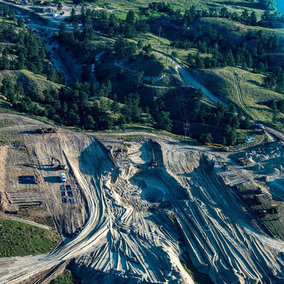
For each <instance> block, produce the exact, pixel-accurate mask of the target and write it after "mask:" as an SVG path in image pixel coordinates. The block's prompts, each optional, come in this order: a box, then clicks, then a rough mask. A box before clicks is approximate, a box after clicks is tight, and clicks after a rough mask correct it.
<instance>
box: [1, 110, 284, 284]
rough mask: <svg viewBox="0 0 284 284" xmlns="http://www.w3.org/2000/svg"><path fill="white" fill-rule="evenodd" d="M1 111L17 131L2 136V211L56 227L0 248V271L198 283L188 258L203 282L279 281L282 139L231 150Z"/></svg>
mask: <svg viewBox="0 0 284 284" xmlns="http://www.w3.org/2000/svg"><path fill="white" fill-rule="evenodd" d="M0 118H1V119H4V118H5V119H9V120H11V121H13V123H14V125H13V126H9V127H6V128H5V127H3V128H1V131H0V134H3V133H4V132H7V131H13V133H17V135H18V136H17V137H18V138H17V143H16V144H15V142H12V143H11V144H10V145H7V144H6V145H2V146H0V151H1V154H2V155H0V157H1V159H2V161H1V172H2V175H1V180H0V182H1V191H0V197H1V211H2V212H1V214H5V215H17V216H19V217H21V218H26V219H28V220H31V221H36V222H39V223H42V224H45V225H49V226H51V227H53V228H54V229H55V230H56V231H57V232H58V234H59V235H60V237H61V243H60V244H58V246H57V247H56V248H55V249H54V250H53V251H51V252H50V253H48V254H42V255H36V256H25V257H10V258H1V259H0V283H7V284H8V283H9V284H12V283H15V284H16V283H49V281H50V280H51V279H53V278H54V277H55V276H56V275H57V274H58V273H59V272H60V271H62V269H63V268H64V267H65V266H66V265H68V266H69V267H70V269H71V270H72V271H73V272H74V273H75V274H76V275H77V276H78V277H79V278H80V281H81V283H96V281H97V282H98V283H126V282H127V283H128V282H130V283H196V282H197V281H196V277H195V274H194V273H193V274H192V273H188V271H189V270H194V269H195V270H196V271H198V273H200V274H202V275H205V279H207V280H205V281H203V283H211V282H213V283H283V282H284V258H283V253H284V242H283V240H284V235H283V232H284V214H283V210H284V209H283V208H284V207H283V202H284V183H283V181H284V172H283V166H284V159H283V156H284V150H283V142H281V141H277V140H276V141H274V142H271V143H266V144H259V145H256V146H253V147H248V148H246V149H245V150H239V151H237V150H236V151H228V149H225V148H224V149H220V148H218V147H217V146H218V145H217V146H216V145H207V146H205V147H204V146H191V145H187V144H185V143H181V142H179V141H177V140H175V139H173V138H170V137H167V136H163V135H158V134H149V133H142V132H141V133H139V134H140V137H143V138H139V139H135V140H133V141H125V140H127V133H120V134H119V133H117V134H114V133H113V134H106V133H94V134H92V133H88V134H86V133H79V132H74V131H71V130H68V129H62V128H55V127H50V126H47V125H45V124H43V123H41V122H38V121H36V120H33V119H31V118H28V117H24V116H18V115H12V114H0ZM129 134H131V133H129ZM214 146H215V147H214ZM216 147H217V148H216ZM206 277H207V278H206Z"/></svg>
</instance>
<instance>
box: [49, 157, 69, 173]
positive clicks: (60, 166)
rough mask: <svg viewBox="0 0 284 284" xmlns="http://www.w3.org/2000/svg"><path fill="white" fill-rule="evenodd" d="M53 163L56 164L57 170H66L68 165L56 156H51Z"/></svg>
mask: <svg viewBox="0 0 284 284" xmlns="http://www.w3.org/2000/svg"><path fill="white" fill-rule="evenodd" d="M56 164H57V166H56ZM51 165H52V166H56V169H57V170H64V171H65V170H67V166H66V165H64V164H61V162H60V161H59V160H58V159H56V158H54V157H52V158H51Z"/></svg>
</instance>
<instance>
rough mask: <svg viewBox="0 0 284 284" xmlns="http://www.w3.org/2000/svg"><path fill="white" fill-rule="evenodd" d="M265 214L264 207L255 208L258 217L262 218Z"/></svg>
mask: <svg viewBox="0 0 284 284" xmlns="http://www.w3.org/2000/svg"><path fill="white" fill-rule="evenodd" d="M266 214H267V211H266V210H265V209H259V210H257V215H258V216H259V217H260V218H263V217H265V216H266Z"/></svg>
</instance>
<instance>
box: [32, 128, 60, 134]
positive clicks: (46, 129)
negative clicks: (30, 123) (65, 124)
mask: <svg viewBox="0 0 284 284" xmlns="http://www.w3.org/2000/svg"><path fill="white" fill-rule="evenodd" d="M56 131H57V130H56V128H52V127H41V128H39V129H38V130H37V132H38V133H39V134H44V133H56Z"/></svg>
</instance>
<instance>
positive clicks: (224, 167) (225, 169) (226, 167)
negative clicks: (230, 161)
mask: <svg viewBox="0 0 284 284" xmlns="http://www.w3.org/2000/svg"><path fill="white" fill-rule="evenodd" d="M221 168H222V170H224V171H227V170H228V169H229V168H228V165H227V164H226V163H224V164H222V165H221Z"/></svg>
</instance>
